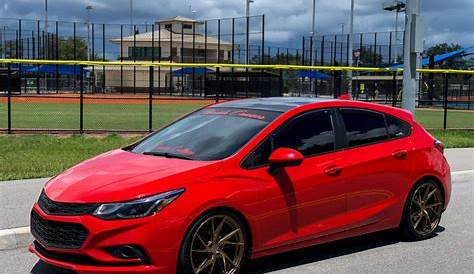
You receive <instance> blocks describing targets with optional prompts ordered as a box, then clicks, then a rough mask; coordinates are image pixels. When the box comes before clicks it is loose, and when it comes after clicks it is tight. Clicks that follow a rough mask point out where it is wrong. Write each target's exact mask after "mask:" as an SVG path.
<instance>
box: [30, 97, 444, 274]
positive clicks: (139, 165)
mask: <svg viewBox="0 0 474 274" xmlns="http://www.w3.org/2000/svg"><path fill="white" fill-rule="evenodd" d="M450 194H451V178H450V169H449V166H448V163H447V162H446V159H445V158H444V156H443V147H442V144H441V143H440V142H438V141H436V140H435V139H434V138H433V137H432V136H431V135H430V134H428V133H427V132H426V131H425V130H424V129H423V128H422V127H421V126H420V125H419V124H418V123H417V122H415V121H414V120H413V117H412V115H411V114H410V113H409V112H406V111H403V110H400V109H396V108H392V107H387V106H382V105H375V104H369V103H361V102H354V101H348V100H320V99H310V98H266V99H247V100H241V101H230V102H225V103H221V104H216V105H213V106H209V107H206V108H203V109H200V110H198V111H196V112H194V113H191V114H189V115H187V116H186V117H184V118H182V119H180V120H178V121H176V122H174V123H172V124H171V125H169V126H167V127H165V128H163V129H161V130H159V131H157V132H156V133H153V134H151V135H149V136H148V137H146V138H144V139H143V140H141V141H139V142H137V143H135V144H133V145H131V146H128V147H125V148H123V149H119V150H114V151H111V152H108V153H105V154H102V155H100V156H97V157H95V158H93V159H91V160H88V161H85V162H83V163H81V164H79V165H77V166H75V167H73V168H71V169H69V170H67V171H65V172H64V173H62V174H61V175H59V176H57V177H55V178H53V179H51V180H50V181H49V182H48V183H47V185H46V186H45V188H44V191H43V192H42V194H41V196H40V198H39V200H38V202H37V203H36V204H35V205H34V208H33V210H32V213H31V232H32V234H33V235H34V237H35V241H34V243H33V244H32V245H31V246H30V250H31V251H32V252H34V253H35V254H36V255H37V256H39V257H40V258H41V260H43V261H45V262H47V263H50V264H52V265H56V266H59V267H63V268H68V269H73V270H75V271H77V272H79V273H157V274H162V273H186V274H188V273H193V274H199V273H206V274H207V273H210V274H212V273H226V274H236V273H238V272H239V271H240V270H241V269H242V265H243V263H244V261H245V260H246V259H249V258H258V257H262V256H267V255H271V254H275V253H279V252H283V251H288V250H293V249H297V248H302V247H306V246H310V245H314V244H319V243H324V242H328V241H334V240H338V239H342V238H347V237H352V236H356V235H361V234H365V233H371V232H374V231H379V230H385V229H391V228H397V227H398V228H400V230H401V231H402V232H403V234H404V235H405V236H406V237H408V238H410V239H414V240H421V239H426V238H429V237H431V236H433V235H434V234H435V233H436V228H437V226H438V224H439V221H440V218H441V214H442V212H443V211H444V210H445V209H446V206H447V205H448V202H449V198H450Z"/></svg>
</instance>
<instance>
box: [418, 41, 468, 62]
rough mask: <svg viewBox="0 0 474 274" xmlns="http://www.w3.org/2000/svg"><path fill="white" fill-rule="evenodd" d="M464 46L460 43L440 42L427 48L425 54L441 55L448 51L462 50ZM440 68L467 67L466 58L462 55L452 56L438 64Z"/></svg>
mask: <svg viewBox="0 0 474 274" xmlns="http://www.w3.org/2000/svg"><path fill="white" fill-rule="evenodd" d="M462 48H463V47H462V46H461V45H459V44H448V43H440V44H437V45H434V46H432V47H430V48H428V49H427V50H425V52H424V55H425V56H427V57H428V56H431V55H439V54H444V53H447V52H452V51H456V50H460V49H462ZM438 66H439V67H440V68H467V65H466V60H465V59H464V58H462V57H457V58H450V59H448V60H446V61H444V62H443V63H441V64H439V65H438Z"/></svg>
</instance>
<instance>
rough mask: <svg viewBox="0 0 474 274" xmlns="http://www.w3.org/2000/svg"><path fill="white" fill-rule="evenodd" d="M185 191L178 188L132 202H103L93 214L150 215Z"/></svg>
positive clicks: (110, 217) (112, 216)
mask: <svg viewBox="0 0 474 274" xmlns="http://www.w3.org/2000/svg"><path fill="white" fill-rule="evenodd" d="M183 192H184V189H178V190H173V191H169V192H165V193H162V194H158V195H155V196H151V197H147V198H143V199H139V200H135V201H131V202H124V203H112V204H102V205H100V206H99V207H98V208H97V209H96V210H95V211H94V214H93V215H94V216H96V217H98V218H101V219H104V220H116V219H133V218H142V217H146V216H150V215H153V214H155V213H156V212H158V211H160V210H162V209H163V208H164V207H166V206H167V205H169V204H170V203H171V202H173V201H174V200H175V199H176V198H178V197H179V195H181V194H182V193H183Z"/></svg>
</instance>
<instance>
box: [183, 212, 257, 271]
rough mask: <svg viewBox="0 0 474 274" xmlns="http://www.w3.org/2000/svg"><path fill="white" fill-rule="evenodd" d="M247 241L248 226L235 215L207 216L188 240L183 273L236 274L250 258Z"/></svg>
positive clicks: (188, 234) (185, 247)
mask: <svg viewBox="0 0 474 274" xmlns="http://www.w3.org/2000/svg"><path fill="white" fill-rule="evenodd" d="M247 239H248V238H247V232H246V229H245V225H244V224H243V223H242V221H241V220H240V218H238V217H237V216H235V215H234V214H232V213H228V212H222V213H210V214H206V215H204V216H203V217H201V218H199V220H197V221H196V222H195V223H194V225H193V226H192V228H191V229H190V230H189V232H188V233H187V235H186V237H185V240H184V243H183V248H182V250H181V256H180V270H181V271H182V272H184V273H186V274H204V273H205V274H217V273H219V274H221V273H222V274H237V273H239V271H240V270H241V268H242V265H243V263H244V260H245V257H246V254H247V250H248V241H247Z"/></svg>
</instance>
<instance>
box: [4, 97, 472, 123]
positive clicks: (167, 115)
mask: <svg viewBox="0 0 474 274" xmlns="http://www.w3.org/2000/svg"><path fill="white" fill-rule="evenodd" d="M204 105H205V102H202V103H199V102H196V103H192V104H176V103H169V104H156V103H155V104H154V106H153V109H154V111H153V128H154V129H156V128H160V127H161V126H163V125H165V124H167V123H169V122H170V121H172V120H174V119H176V118H178V117H180V116H182V115H183V114H185V113H188V112H191V111H193V110H195V109H196V108H199V107H202V106H204ZM416 119H417V120H418V121H420V122H421V123H422V124H423V125H424V126H425V127H426V128H432V129H436V128H442V127H443V112H442V111H433V110H425V109H419V110H417V112H416ZM447 125H448V128H474V111H449V112H448V124H447ZM6 127H7V118H6V104H1V105H0V128H6ZM12 127H13V128H18V129H25V128H37V129H78V128H79V105H78V104H67V103H13V104H12ZM84 129H86V130H87V129H90V130H146V129H148V105H146V104H85V105H84Z"/></svg>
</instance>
